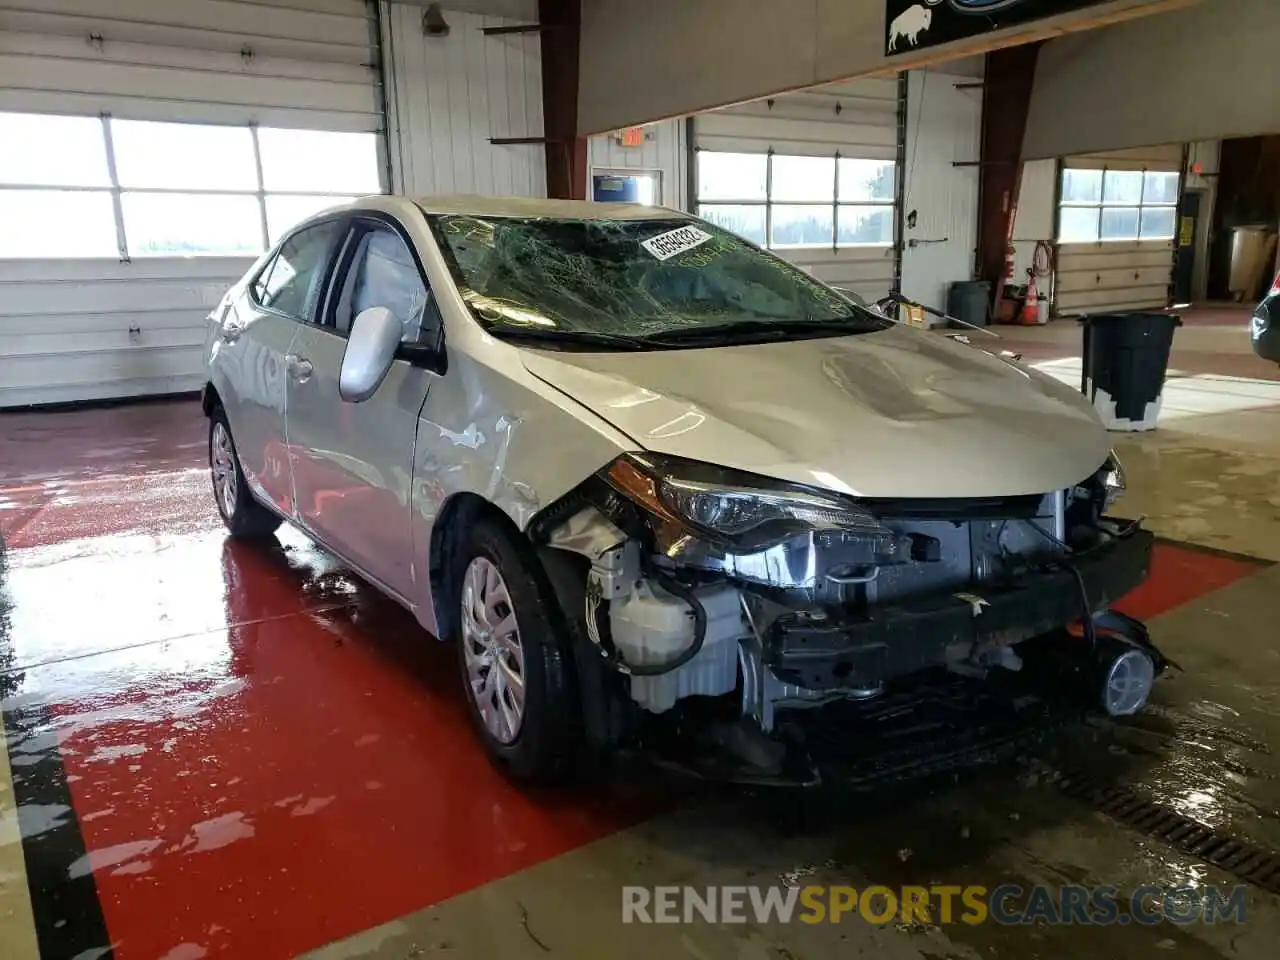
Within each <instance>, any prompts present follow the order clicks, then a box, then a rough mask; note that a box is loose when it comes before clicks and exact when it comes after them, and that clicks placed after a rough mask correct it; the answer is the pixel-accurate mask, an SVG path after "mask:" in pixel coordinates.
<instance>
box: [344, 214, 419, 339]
mask: <svg viewBox="0 0 1280 960" xmlns="http://www.w3.org/2000/svg"><path fill="white" fill-rule="evenodd" d="M355 270H356V275H355V282H354V284H353V285H352V288H351V306H350V309H349V311H348V310H346V309H343V307H344V306H345V305H340V308H339V317H338V325H339V327H340V328H341V327H342V325H343V320H344V316H343V314H346V315H349V317H350V318H351V320H354V319H355V318H356V317H358V316H359V315H360V314H361V313H362V312H363V311H365V310H368V309H369V308H370V307H386V308H387V309H388V310H390V311H391V312H392V313H393V314H395V316H396V319H397V320H399V321H400V329H401V334H400V342H401V343H418V342H419V341H420V334H421V333H422V329H421V328H422V314H423V308H424V307H426V305H427V287H426V284H424V283H423V282H422V274H420V273H419V272H418V265H417V264H416V263H414V262H413V255H412V254H411V253H410V252H409V248H408V247H407V246H405V243H404V241H403V240H401V239H400V237H398V236H397V235H396V234H394V233H392V232H390V231H389V230H375V231H373V232H372V233H368V234H365V237H364V241H363V242H362V243H361V251H360V255H359V257H358V259H357V260H356V266H355ZM348 325H349V324H348ZM433 339H434V338H433Z"/></svg>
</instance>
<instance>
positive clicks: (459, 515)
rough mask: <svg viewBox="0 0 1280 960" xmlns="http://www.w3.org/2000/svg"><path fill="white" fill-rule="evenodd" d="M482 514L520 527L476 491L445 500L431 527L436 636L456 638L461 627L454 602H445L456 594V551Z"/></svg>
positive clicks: (431, 568)
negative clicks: (453, 592) (456, 632)
mask: <svg viewBox="0 0 1280 960" xmlns="http://www.w3.org/2000/svg"><path fill="white" fill-rule="evenodd" d="M482 516H491V517H496V518H498V519H499V520H500V522H503V523H506V524H507V525H508V526H509V527H511V529H513V530H515V529H516V527H515V524H513V523H512V522H511V518H510V517H508V516H507V515H506V514H505V513H503V512H502V511H501V510H499V509H498V508H497V507H495V506H494V505H493V504H492V503H490V502H489V501H488V500H486V499H485V498H484V497H482V496H480V495H479V494H475V493H455V494H454V495H453V496H451V497H450V498H449V499H448V500H446V501H445V502H444V506H443V507H442V508H441V509H440V513H439V514H438V515H437V516H436V521H435V523H434V524H432V526H431V553H430V557H429V559H428V575H429V576H430V578H431V602H432V604H433V605H434V606H435V613H436V635H437V637H438V639H440V640H448V639H450V638H452V637H453V636H454V632H455V630H456V629H457V626H458V624H457V622H456V621H457V611H456V610H455V609H454V604H452V603H442V602H441V601H442V600H444V599H445V598H446V597H449V596H451V595H452V587H453V584H452V583H451V582H450V578H451V575H452V573H453V567H454V556H455V553H456V551H457V550H458V548H459V547H460V546H461V542H462V532H463V531H465V530H466V529H467V528H468V527H470V526H471V525H472V524H473V523H475V522H476V521H477V520H478V519H479V518H480V517H482Z"/></svg>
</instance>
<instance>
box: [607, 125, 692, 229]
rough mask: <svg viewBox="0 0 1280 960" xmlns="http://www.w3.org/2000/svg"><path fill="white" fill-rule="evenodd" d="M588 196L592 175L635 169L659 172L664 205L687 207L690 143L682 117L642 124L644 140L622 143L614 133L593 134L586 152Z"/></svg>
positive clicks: (678, 207) (681, 208)
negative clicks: (641, 143) (634, 142)
mask: <svg viewBox="0 0 1280 960" xmlns="http://www.w3.org/2000/svg"><path fill="white" fill-rule="evenodd" d="M587 166H588V168H589V169H588V172H587V186H588V190H587V197H588V199H590V196H591V191H590V185H591V175H592V174H593V173H595V172H596V171H603V170H635V171H645V172H654V171H656V172H658V173H660V174H661V175H662V197H661V200H660V201H659V202H660V203H661V204H662V205H663V206H666V207H673V208H674V209H676V210H687V209H689V145H688V141H687V138H686V137H685V122H684V121H683V120H667V121H665V122H663V123H655V124H651V125H650V126H648V127H645V142H644V145H643V146H639V147H624V146H622V145H621V144H620V143H618V141H617V140H616V139H615V138H614V137H613V136H603V137H592V138H591V140H590V143H589V145H588V155H587Z"/></svg>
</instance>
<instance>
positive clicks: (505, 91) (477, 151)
mask: <svg viewBox="0 0 1280 960" xmlns="http://www.w3.org/2000/svg"><path fill="white" fill-rule="evenodd" d="M383 9H384V11H386V13H384V23H385V26H386V29H387V36H386V39H385V40H384V43H385V46H386V48H387V51H388V58H389V67H390V74H391V77H392V80H391V83H390V84H389V89H388V97H387V100H388V102H387V112H388V114H389V117H390V125H391V131H390V142H391V145H392V148H391V159H392V177H393V183H394V185H395V188H396V190H397V191H398V192H403V193H409V194H420V195H427V194H451V193H482V194H496V195H500V196H520V197H545V196H546V195H547V175H546V155H545V150H544V148H543V146H542V145H541V144H522V145H516V146H500V145H494V144H491V143H490V142H489V139H490V138H491V137H540V136H542V132H543V131H542V52H541V51H542V47H541V41H540V40H539V38H538V35H537V34H534V33H525V34H505V35H498V36H486V35H485V34H483V33H481V29H482V28H484V27H494V26H503V25H506V24H511V23H515V22H516V21H512V20H504V19H502V18H500V17H484V16H478V15H475V14H467V13H457V12H454V11H446V13H445V16H446V18H447V20H448V23H449V27H450V31H449V34H448V35H447V36H443V37H434V36H432V37H428V36H424V34H423V30H422V7H420V6H411V5H408V4H399V3H397V4H387V3H385V2H384V3H383Z"/></svg>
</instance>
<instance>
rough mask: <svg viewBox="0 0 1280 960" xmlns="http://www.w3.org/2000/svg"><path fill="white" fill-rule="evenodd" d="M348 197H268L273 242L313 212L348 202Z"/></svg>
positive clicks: (308, 195)
mask: <svg viewBox="0 0 1280 960" xmlns="http://www.w3.org/2000/svg"><path fill="white" fill-rule="evenodd" d="M347 199H348V198H346V197H334V196H321V195H316V194H306V195H304V196H292V195H280V196H274V197H270V196H269V197H267V232H268V233H270V234H271V242H272V243H275V242H276V240H278V239H279V238H280V237H282V236H284V234H285V233H287V232H288V230H289V228H290V227H292V226H293V225H294V224H296V223H300V222H302V221H303V220H305V219H307V217H309V216H311V215H312V214H313V213H319V212H320V211H321V210H328V209H329V208H330V207H336V206H340V205H341V204H343V203H346V202H347Z"/></svg>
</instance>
